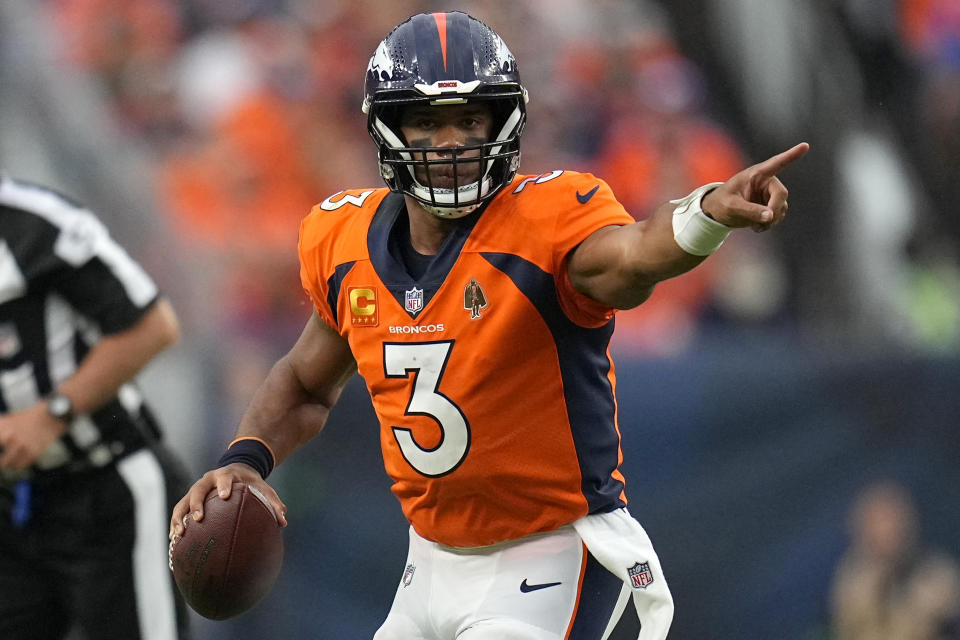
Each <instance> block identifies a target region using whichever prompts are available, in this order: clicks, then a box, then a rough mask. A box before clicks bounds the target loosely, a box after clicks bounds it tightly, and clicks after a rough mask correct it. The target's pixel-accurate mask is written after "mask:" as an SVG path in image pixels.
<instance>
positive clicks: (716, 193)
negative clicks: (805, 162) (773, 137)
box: [702, 142, 810, 231]
mask: <svg viewBox="0 0 960 640" xmlns="http://www.w3.org/2000/svg"><path fill="white" fill-rule="evenodd" d="M809 149H810V145H809V144H807V143H806V142H801V143H800V144H798V145H796V146H795V147H792V148H790V149H788V150H786V151H784V152H783V153H779V154H777V155H775V156H773V157H771V158H768V159H767V160H764V161H763V162H760V163H758V164H755V165H753V166H751V167H747V168H746V169H744V170H743V171H741V172H740V173H738V174H736V175H734V176H733V177H732V178H730V179H729V180H727V181H726V182H725V183H723V184H722V185H720V186H719V187H717V188H716V189H714V190H713V191H711V192H710V193H708V194H707V195H706V196H705V197H704V198H703V203H702V209H703V212H704V213H706V214H707V215H709V216H710V217H711V218H713V219H714V220H716V221H717V222H720V223H722V224H725V225H727V226H728V227H752V228H753V230H754V231H766V230H768V229H770V228H771V227H773V226H774V225H776V224H777V223H778V222H780V221H781V220H783V218H784V216H786V215H787V188H786V187H785V186H783V183H782V182H780V180H779V179H778V178H777V174H778V173H780V172H781V171H783V169H784V168H786V167H787V166H788V165H789V164H790V163H792V162H793V161H795V160H797V159H799V158H801V157H803V155H804V154H806V153H807V151H808V150H809Z"/></svg>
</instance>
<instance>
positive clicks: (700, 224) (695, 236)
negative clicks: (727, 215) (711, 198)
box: [670, 182, 733, 256]
mask: <svg viewBox="0 0 960 640" xmlns="http://www.w3.org/2000/svg"><path fill="white" fill-rule="evenodd" d="M721 184H723V183H722V182H711V183H710V184H705V185H703V186H702V187H698V188H696V189H694V190H693V192H692V193H691V194H690V195H688V196H687V197H685V198H680V199H679V200H671V201H670V204H675V205H677V208H676V209H674V210H673V238H674V240H676V241H677V244H678V245H680V248H681V249H683V250H684V251H686V252H687V253H690V254H693V255H695V256H708V255H710V254H711V253H713V252H714V251H716V250H717V249H719V248H720V245H722V244H723V241H724V240H726V239H727V236H728V235H729V234H730V232H731V231H733V227H728V226H727V225H725V224H723V223H720V222H717V221H716V220H714V219H713V218H710V217H709V216H707V214H705V213H704V212H703V209H702V208H701V207H700V204H701V202H702V201H703V197H704V196H705V195H707V193H709V192H710V191H713V190H714V189H716V188H717V187H719V186H720V185H721Z"/></svg>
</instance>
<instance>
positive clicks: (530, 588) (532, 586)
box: [520, 578, 561, 593]
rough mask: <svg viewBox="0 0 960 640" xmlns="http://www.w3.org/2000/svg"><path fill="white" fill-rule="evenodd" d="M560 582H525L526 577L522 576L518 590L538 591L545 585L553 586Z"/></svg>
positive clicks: (525, 591) (544, 587)
mask: <svg viewBox="0 0 960 640" xmlns="http://www.w3.org/2000/svg"><path fill="white" fill-rule="evenodd" d="M558 584H561V583H560V582H544V583H542V584H527V579H526V578H524V579H523V582H521V583H520V591H521V592H523V593H530V592H531V591H539V590H540V589H546V588H547V587H555V586H557V585H558Z"/></svg>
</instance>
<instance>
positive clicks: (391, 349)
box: [383, 340, 470, 478]
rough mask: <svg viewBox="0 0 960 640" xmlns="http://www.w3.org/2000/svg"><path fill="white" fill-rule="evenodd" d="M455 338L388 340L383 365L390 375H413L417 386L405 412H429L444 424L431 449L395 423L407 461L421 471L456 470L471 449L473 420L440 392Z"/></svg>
mask: <svg viewBox="0 0 960 640" xmlns="http://www.w3.org/2000/svg"><path fill="white" fill-rule="evenodd" d="M453 343H454V341H453V340H444V341H437V342H384V343H383V369H384V375H386V377H388V378H409V377H410V375H411V374H413V390H412V391H411V392H410V399H409V400H408V401H407V408H406V410H405V411H404V415H407V416H426V417H428V418H431V419H433V420H434V421H435V422H436V423H437V425H438V426H439V427H440V442H439V444H437V446H435V447H433V448H431V449H427V448H425V447H422V446H420V444H419V443H417V441H416V440H415V439H414V437H413V434H412V432H411V430H410V429H408V428H406V427H398V426H393V427H391V429H392V430H393V437H394V438H395V439H396V441H397V445H398V446H399V447H400V452H401V453H402V454H403V458H404V459H405V460H406V461H407V463H408V464H409V465H410V466H411V467H413V468H414V469H415V470H416V471H417V472H418V473H420V474H422V475H425V476H427V477H429V478H439V477H440V476H445V475H447V474H449V473H451V472H452V471H453V470H455V469H456V468H457V467H459V466H460V464H461V463H462V462H463V461H464V459H465V458H466V457H467V452H468V451H469V450H470V423H469V422H468V421H467V417H466V416H465V415H464V414H463V411H462V410H461V409H460V407H459V406H457V404H456V403H454V402H453V401H452V400H451V399H450V398H448V397H447V396H445V395H443V394H442V393H440V390H439V387H440V380H441V378H443V374H444V371H445V370H446V368H447V362H448V361H449V360H450V352H451V351H452V350H453Z"/></svg>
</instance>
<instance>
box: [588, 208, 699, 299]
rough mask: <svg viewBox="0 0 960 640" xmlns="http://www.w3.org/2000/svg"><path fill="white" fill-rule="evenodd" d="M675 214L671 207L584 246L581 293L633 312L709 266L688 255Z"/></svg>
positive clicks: (599, 234) (607, 231)
mask: <svg viewBox="0 0 960 640" xmlns="http://www.w3.org/2000/svg"><path fill="white" fill-rule="evenodd" d="M673 209H674V205H673V204H671V203H665V204H664V205H662V206H660V207H659V208H657V210H656V211H654V213H653V214H652V215H651V216H650V217H649V218H647V219H646V220H642V221H640V222H637V223H634V224H632V225H627V226H624V227H609V228H607V229H602V230H600V231H598V232H597V233H595V234H594V235H593V236H591V237H590V238H588V239H587V240H586V241H584V243H583V245H581V247H579V248H578V249H577V251H576V253H575V254H574V256H573V258H572V260H571V272H570V277H571V280H572V282H573V284H574V286H575V287H576V288H577V290H578V291H580V292H581V293H583V294H585V295H588V296H590V297H591V298H593V299H594V300H597V301H599V302H602V303H604V304H608V305H610V306H612V307H615V308H617V309H632V308H633V307H636V306H637V305H639V304H641V303H643V302H644V301H645V300H646V299H647V298H649V297H650V294H651V293H652V292H653V288H654V286H656V285H657V283H660V282H663V281H664V280H667V279H669V278H673V277H675V276H678V275H681V274H683V273H686V272H687V271H689V270H691V269H693V268H694V267H696V266H697V265H698V264H700V263H701V262H703V260H704V256H695V255H691V254H689V253H687V252H686V251H684V250H683V249H681V248H680V246H679V245H678V244H677V242H676V240H675V239H674V235H673V225H672V222H671V220H672V216H673Z"/></svg>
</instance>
